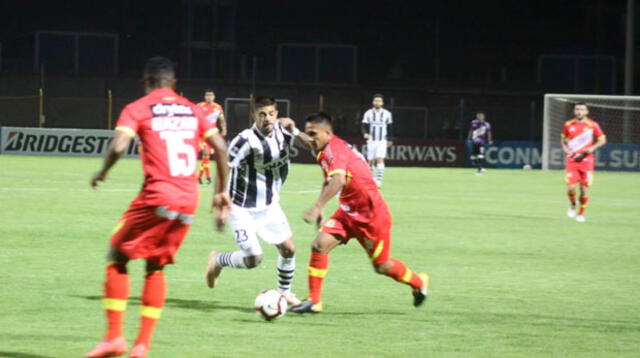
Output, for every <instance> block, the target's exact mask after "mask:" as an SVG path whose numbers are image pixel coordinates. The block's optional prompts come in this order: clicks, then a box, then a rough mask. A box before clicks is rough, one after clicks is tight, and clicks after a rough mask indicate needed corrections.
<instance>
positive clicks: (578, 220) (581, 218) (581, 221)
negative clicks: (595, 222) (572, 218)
mask: <svg viewBox="0 0 640 358" xmlns="http://www.w3.org/2000/svg"><path fill="white" fill-rule="evenodd" d="M576 221H577V222H579V223H583V222H585V221H587V219H586V218H585V217H584V215H576Z"/></svg>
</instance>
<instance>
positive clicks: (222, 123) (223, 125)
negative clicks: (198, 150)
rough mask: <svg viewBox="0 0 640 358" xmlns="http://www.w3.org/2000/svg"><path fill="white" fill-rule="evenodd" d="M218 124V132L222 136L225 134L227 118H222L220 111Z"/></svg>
mask: <svg viewBox="0 0 640 358" xmlns="http://www.w3.org/2000/svg"><path fill="white" fill-rule="evenodd" d="M218 124H219V126H220V134H221V135H222V136H223V137H226V136H227V120H226V119H224V113H220V116H219V117H218Z"/></svg>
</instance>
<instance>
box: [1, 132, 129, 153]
mask: <svg viewBox="0 0 640 358" xmlns="http://www.w3.org/2000/svg"><path fill="white" fill-rule="evenodd" d="M112 138H113V131H112V130H106V129H62V128H26V127H2V128H1V133H0V152H1V153H2V154H22V155H55V156H70V157H99V156H102V155H103V154H104V153H105V152H106V151H107V148H108V146H109V143H111V139H112ZM137 156H138V139H137V137H136V139H135V140H133V141H132V142H131V144H130V145H129V148H128V149H127V152H126V154H125V157H137Z"/></svg>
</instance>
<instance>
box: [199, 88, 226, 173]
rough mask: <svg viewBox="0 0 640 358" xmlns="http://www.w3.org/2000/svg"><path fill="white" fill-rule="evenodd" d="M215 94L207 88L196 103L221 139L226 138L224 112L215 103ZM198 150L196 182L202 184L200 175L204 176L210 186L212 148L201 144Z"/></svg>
mask: <svg viewBox="0 0 640 358" xmlns="http://www.w3.org/2000/svg"><path fill="white" fill-rule="evenodd" d="M215 99H216V94H215V92H213V90H212V89H209V88H207V89H206V90H205V91H204V101H203V102H200V103H198V106H199V107H200V109H202V112H204V114H205V117H206V118H207V120H208V121H209V122H211V124H212V125H213V126H216V127H217V128H218V129H220V134H222V136H223V137H226V136H227V122H226V121H225V119H224V110H223V109H222V106H221V105H220V104H218V103H216V102H215ZM200 149H201V150H202V152H201V156H202V162H201V164H200V171H199V172H198V182H199V183H200V184H202V175H203V174H206V175H207V176H206V178H207V184H211V170H210V168H211V159H213V158H212V157H213V152H214V151H213V148H211V147H210V146H208V145H207V143H204V142H202V144H201V147H200Z"/></svg>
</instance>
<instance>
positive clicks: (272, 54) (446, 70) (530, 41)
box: [0, 0, 640, 139]
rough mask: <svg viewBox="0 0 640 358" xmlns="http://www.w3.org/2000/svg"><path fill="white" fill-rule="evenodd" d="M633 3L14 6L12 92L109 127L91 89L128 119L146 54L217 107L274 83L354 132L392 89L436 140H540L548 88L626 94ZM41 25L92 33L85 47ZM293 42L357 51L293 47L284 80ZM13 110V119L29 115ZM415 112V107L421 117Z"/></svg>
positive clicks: (2, 11)
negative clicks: (85, 112)
mask: <svg viewBox="0 0 640 358" xmlns="http://www.w3.org/2000/svg"><path fill="white" fill-rule="evenodd" d="M637 7H638V6H636V10H637ZM625 11H626V1H625V0H573V1H563V0H556V1H548V0H539V1H534V0H530V1H498V0H486V1H455V0H454V1H380V0H377V1H376V0H371V1H243V0H238V1H234V0H183V1H147V0H142V1H134V0H115V1H109V2H87V1H74V0H71V1H21V2H16V1H5V2H2V3H1V4H0V44H1V46H2V47H1V48H2V54H1V56H0V58H1V61H2V62H1V64H0V66H1V67H0V96H5V97H10V96H27V95H33V94H34V93H36V92H37V91H38V88H41V87H42V88H44V89H45V95H46V96H48V97H47V98H50V99H49V100H48V101H45V111H44V112H45V114H46V115H47V117H48V119H49V120H48V121H47V122H46V124H45V125H46V126H54V125H56V126H63V127H69V126H75V127H79V126H84V127H99V128H102V127H105V126H106V123H107V122H108V120H107V119H105V118H104V117H105V116H108V114H107V111H106V110H103V109H102V108H101V107H102V105H100V106H98V107H99V112H100V113H99V115H98V116H97V117H99V120H95V121H92V122H87V121H86V120H84V121H80V120H79V119H74V118H75V117H79V116H82V115H81V112H82V111H80V110H75V109H76V108H79V107H82V105H81V104H80V102H82V101H81V100H78V98H89V97H91V98H96V100H97V101H98V100H99V101H103V100H104V98H105V97H106V96H107V92H108V91H109V90H111V94H112V96H113V97H114V98H116V101H115V102H114V103H115V104H114V106H115V108H114V109H113V111H114V112H115V114H112V117H113V116H117V112H118V111H119V109H120V108H121V104H124V103H126V102H127V101H129V100H132V99H134V98H135V97H136V96H139V95H140V94H142V92H141V89H140V87H139V85H138V83H137V81H136V80H137V78H139V77H140V72H141V69H142V66H143V65H144V62H145V60H146V59H147V58H149V57H151V56H154V55H165V56H167V57H169V58H171V59H173V60H174V61H176V62H177V64H178V75H179V79H180V88H179V89H180V90H181V92H183V93H184V94H185V95H188V96H189V97H190V98H191V99H192V100H194V101H196V100H199V99H200V97H201V94H202V90H203V89H204V88H205V87H214V88H215V89H216V91H217V92H218V93H217V94H218V100H219V101H220V102H223V99H224V98H225V97H248V95H249V94H250V93H252V92H259V93H264V92H269V93H271V94H274V95H276V96H280V97H282V98H289V99H291V101H292V112H293V113H292V114H294V115H296V116H301V115H303V113H304V112H305V111H307V110H314V109H317V108H318V106H319V104H318V102H319V99H318V98H319V96H320V95H323V96H324V101H325V102H324V104H325V108H324V109H326V110H330V111H332V112H334V113H338V114H339V115H340V116H342V117H343V118H346V119H345V124H344V127H345V130H346V131H355V129H354V128H352V127H353V126H354V125H355V123H356V122H357V118H358V117H359V115H360V114H361V112H362V111H364V110H366V108H367V107H368V106H369V105H370V96H371V94H372V93H373V92H377V91H382V92H383V93H385V94H386V95H387V96H388V99H389V100H391V98H393V99H392V100H391V102H392V103H389V101H387V104H388V105H389V104H392V105H395V106H405V107H410V106H411V107H422V108H427V109H428V113H429V114H428V122H429V127H430V129H431V130H430V131H429V133H428V134H427V133H422V134H420V136H424V137H425V138H426V137H446V138H457V137H460V136H461V135H463V134H461V133H464V132H465V128H464V127H465V125H466V124H465V123H467V122H468V121H469V120H470V119H472V117H473V113H474V112H475V111H476V110H479V109H482V110H487V111H488V112H489V113H488V117H489V120H492V121H493V122H498V123H497V124H502V125H497V126H495V127H496V130H497V131H501V130H502V131H503V133H500V134H501V135H502V136H503V137H506V138H508V139H537V138H539V136H540V131H539V127H540V123H539V122H540V120H541V112H542V103H541V100H542V95H543V94H544V93H547V92H561V93H593V94H621V93H622V88H623V85H624V81H623V76H624V50H625V46H624V45H625ZM636 27H637V26H636ZM42 31H49V32H51V31H66V32H68V33H71V34H73V33H79V34H85V35H82V36H80V37H78V40H77V41H78V42H77V43H74V41H75V40H74V37H73V36H62V35H59V34H58V35H56V34H51V33H43V32H42ZM38 32H41V33H40V37H39V39H40V40H39V41H40V42H39V45H38V46H36V41H35V38H36V34H37V33H38ZM92 33H99V34H109V35H108V36H107V37H99V36H98V37H96V36H91V34H92ZM636 33H637V31H636ZM86 34H88V35H86ZM637 38H638V36H637V35H636V39H637ZM284 43H299V44H300V43H302V44H305V45H307V46H312V45H319V44H321V45H324V44H330V45H346V46H347V47H327V48H322V49H321V50H319V51H320V52H318V54H319V55H318V56H319V57H317V58H319V61H318V62H316V57H315V55H316V52H315V51H316V49H315V48H314V47H289V48H284V49H283V50H282V62H281V72H280V75H278V71H277V70H278V45H279V44H284ZM36 47H38V52H37V54H36ZM636 48H637V46H636ZM354 49H355V50H354ZM355 51H357V55H356V54H355ZM356 56H357V57H356ZM638 57H640V56H637V55H636V62H638V61H637V59H638ZM254 66H255V67H254ZM636 67H638V66H637V65H636ZM254 69H255V71H254ZM636 72H637V71H636ZM637 77H638V76H636V83H639V81H638V78H637ZM636 93H638V91H636ZM63 97H65V98H75V99H76V102H74V103H71V102H66V103H62V102H61V100H60V98H63ZM87 100H88V99H87ZM3 103H4V102H2V101H1V100H0V121H2V122H3V123H5V124H7V123H8V124H16V122H20V121H24V119H22V118H18V116H19V115H18V114H15V113H10V114H7V113H9V112H11V111H9V110H8V109H7V106H4V105H3ZM7 103H8V102H7ZM96 103H97V102H96ZM100 103H101V102H100ZM29 108H31V107H29ZM14 112H15V111H14ZM417 113H418V114H411V115H409V114H408V115H407V116H408V117H411V116H412V115H417V116H418V117H415V118H411V121H413V122H415V123H416V124H415V125H417V126H422V124H420V120H421V118H422V117H421V116H422V114H421V113H422V112H420V111H418V112H417ZM27 117H28V122H32V121H33V120H32V114H29V115H28V116H27ZM54 119H57V123H56V120H54ZM408 121H409V120H408ZM523 123H524V125H522V124H523ZM501 127H502V129H500V128H501ZM406 132H407V133H411V132H412V128H410V127H409V128H406Z"/></svg>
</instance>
